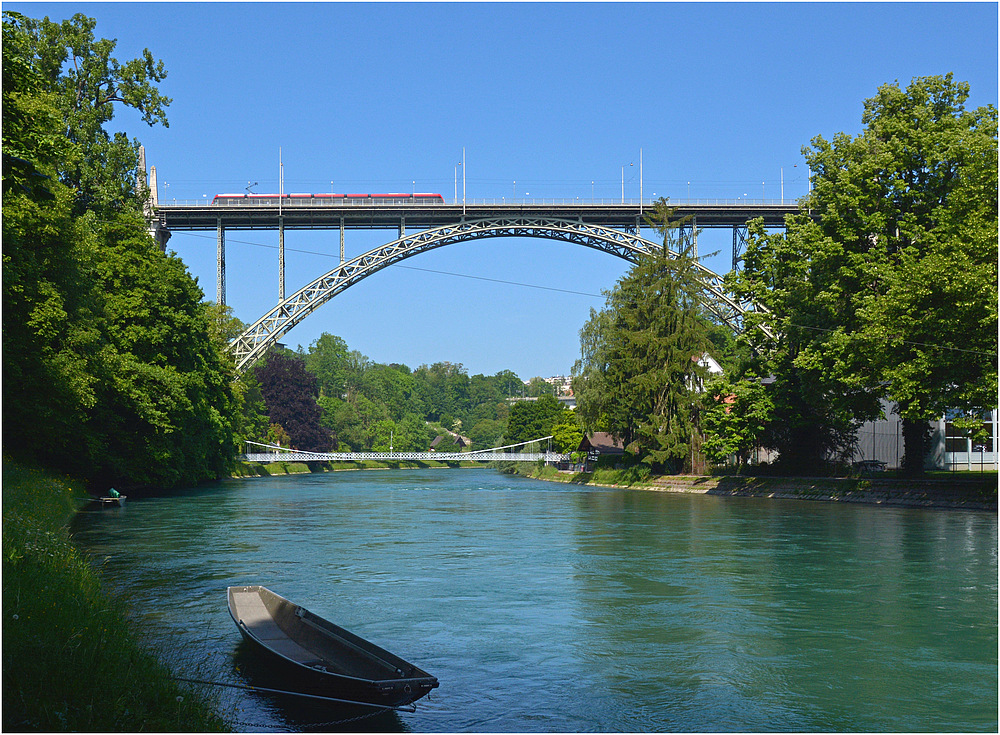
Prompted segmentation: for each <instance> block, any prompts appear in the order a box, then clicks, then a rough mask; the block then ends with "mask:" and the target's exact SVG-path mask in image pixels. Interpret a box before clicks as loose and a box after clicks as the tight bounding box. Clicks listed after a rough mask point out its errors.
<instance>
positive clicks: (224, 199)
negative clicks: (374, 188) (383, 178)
mask: <svg viewBox="0 0 1000 735" xmlns="http://www.w3.org/2000/svg"><path fill="white" fill-rule="evenodd" d="M278 199H281V200H282V201H284V202H288V203H289V204H307V203H308V204H318V205H322V204H332V205H345V204H346V205H360V204H444V197H442V196H441V195H440V194H283V195H278V194H216V195H215V197H214V198H213V199H212V204H213V205H221V206H226V205H236V206H241V205H242V206H246V205H253V204H277V203H278Z"/></svg>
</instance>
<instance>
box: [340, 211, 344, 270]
mask: <svg viewBox="0 0 1000 735" xmlns="http://www.w3.org/2000/svg"><path fill="white" fill-rule="evenodd" d="M340 262H341V263H343V262H344V218H343V217H341V218H340Z"/></svg>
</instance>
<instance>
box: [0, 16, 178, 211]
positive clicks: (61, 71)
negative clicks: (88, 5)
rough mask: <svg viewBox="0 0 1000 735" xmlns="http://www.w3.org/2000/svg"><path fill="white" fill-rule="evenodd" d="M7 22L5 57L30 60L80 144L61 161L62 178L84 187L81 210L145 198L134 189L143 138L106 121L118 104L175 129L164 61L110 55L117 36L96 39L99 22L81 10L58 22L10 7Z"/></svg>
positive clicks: (69, 136) (146, 54) (65, 130)
mask: <svg viewBox="0 0 1000 735" xmlns="http://www.w3.org/2000/svg"><path fill="white" fill-rule="evenodd" d="M4 23H5V25H8V26H9V27H10V28H11V31H12V32H11V33H10V35H9V36H5V38H4V50H5V56H6V55H7V53H8V52H9V53H10V55H11V56H18V57H19V58H22V59H27V60H30V63H31V65H32V66H33V68H34V69H36V70H37V72H38V74H39V75H40V76H41V78H42V79H43V80H44V84H45V85H46V88H47V89H48V90H49V91H50V92H51V93H52V94H53V99H54V100H55V103H56V105H57V107H58V109H59V111H60V113H61V118H62V130H61V131H60V132H61V134H62V135H63V136H64V137H65V139H66V140H67V141H69V142H70V143H71V144H73V150H74V152H75V155H72V156H67V157H65V158H64V159H63V160H61V161H60V163H59V165H58V176H59V179H60V180H61V181H62V182H63V183H65V184H67V185H68V186H70V187H72V188H74V189H76V190H77V192H78V200H77V209H76V212H77V213H82V212H83V211H86V210H97V211H104V210H106V209H108V208H112V209H120V208H121V207H122V206H124V205H125V204H126V203H128V202H134V201H135V200H137V199H139V198H141V196H142V195H141V194H137V193H136V192H135V181H136V174H137V171H138V170H137V155H136V151H137V149H138V143H137V142H135V141H131V142H130V141H129V140H128V138H127V136H125V135H124V134H123V133H116V134H115V135H114V136H113V137H112V136H111V135H109V133H108V132H107V131H106V130H105V129H104V125H105V124H106V123H108V122H110V121H111V120H112V119H113V118H114V115H115V109H116V105H125V106H127V107H130V108H132V109H134V110H136V111H137V112H139V113H140V115H141V116H142V120H143V121H144V122H145V123H147V124H148V125H150V126H152V125H156V124H161V125H163V126H164V127H168V122H167V116H166V107H167V106H169V104H170V102H171V100H170V99H169V98H168V97H166V96H164V95H162V94H160V92H159V89H158V88H157V84H158V83H159V82H162V81H163V80H164V79H165V78H166V76H167V72H166V70H165V69H164V66H163V62H162V61H157V60H155V59H154V58H153V56H152V54H151V53H150V51H149V49H144V50H143V53H142V58H139V59H132V60H130V61H127V62H125V63H121V62H119V61H118V60H117V59H115V58H114V57H113V56H112V55H111V54H112V52H113V51H114V48H115V45H116V41H114V40H112V39H106V38H102V39H95V38H94V27H95V25H96V21H95V20H94V19H93V18H88V17H87V16H85V15H82V14H79V13H77V14H76V15H74V16H73V17H72V19H70V20H64V21H62V23H54V22H52V21H50V20H49V19H48V18H44V19H42V20H36V19H34V18H27V17H25V16H23V15H21V14H19V13H12V12H5V13H4ZM8 43H10V44H11V47H10V48H9V49H8Z"/></svg>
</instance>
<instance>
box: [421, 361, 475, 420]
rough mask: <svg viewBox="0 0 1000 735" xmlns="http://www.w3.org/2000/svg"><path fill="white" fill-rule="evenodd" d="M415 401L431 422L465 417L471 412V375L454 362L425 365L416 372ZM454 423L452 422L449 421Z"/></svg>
mask: <svg viewBox="0 0 1000 735" xmlns="http://www.w3.org/2000/svg"><path fill="white" fill-rule="evenodd" d="M413 378H414V381H415V382H414V397H415V398H416V399H417V402H418V403H417V405H419V406H420V407H421V408H422V411H423V413H424V415H425V416H426V417H427V419H428V420H430V421H437V420H439V419H441V418H442V417H443V416H449V417H451V421H453V420H454V417H456V416H463V415H465V414H466V413H467V411H468V410H469V385H470V382H471V381H470V380H469V375H468V373H466V371H465V368H464V367H462V365H461V364H460V363H459V364H453V363H450V362H436V363H434V364H433V365H431V366H430V367H428V366H426V365H421V366H420V367H419V368H417V369H416V370H414V371H413ZM449 423H450V421H449Z"/></svg>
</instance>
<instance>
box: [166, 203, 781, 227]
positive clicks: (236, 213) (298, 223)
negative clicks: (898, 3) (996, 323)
mask: <svg viewBox="0 0 1000 735" xmlns="http://www.w3.org/2000/svg"><path fill="white" fill-rule="evenodd" d="M650 206H651V203H645V204H643V205H642V208H641V212H640V205H639V203H638V202H626V203H624V204H589V203H588V204H581V203H574V202H552V203H544V202H541V203H535V202H527V203H525V202H520V203H515V204H506V203H476V204H466V205H462V204H405V205H394V204H378V205H344V204H330V203H328V202H326V201H324V200H310V199H306V200H297V201H292V202H290V203H282V206H281V207H280V211H279V207H278V205H277V204H270V203H267V204H259V203H252V204H241V205H233V206H230V205H226V206H219V205H215V204H207V203H206V204H198V203H191V204H188V203H180V204H161V205H160V206H159V207H157V209H156V215H157V218H158V219H159V224H160V226H161V227H164V228H166V229H167V230H214V229H216V228H217V227H218V225H219V222H220V220H221V223H222V226H223V227H224V228H225V229H227V230H253V229H277V227H278V223H279V218H280V219H281V220H282V221H283V225H284V227H285V229H290V230H294V229H335V228H339V227H340V226H341V223H343V226H344V228H345V229H394V228H398V227H399V226H400V224H401V223H405V226H406V228H407V230H418V229H424V228H429V227H439V226H442V225H449V224H454V223H456V222H458V221H460V220H461V219H463V218H465V219H478V218H482V217H523V216H526V215H527V216H541V217H555V218H563V219H572V220H581V221H583V222H586V223H588V224H595V225H603V226H606V227H613V228H616V229H632V228H635V226H636V223H637V222H639V223H641V224H642V226H645V223H644V221H643V216H644V214H646V213H648V212H649V209H650ZM797 211H798V205H797V204H795V203H772V202H765V203H761V202H752V201H747V202H721V203H708V204H700V203H687V204H683V203H678V204H677V205H676V216H677V217H684V216H687V215H693V216H694V217H696V218H697V222H698V227H699V228H703V227H741V226H743V225H745V224H746V223H747V221H748V220H751V219H754V218H756V217H762V218H763V219H764V224H765V225H766V226H768V227H781V226H784V223H785V215H787V214H793V213H795V212H797Z"/></svg>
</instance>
